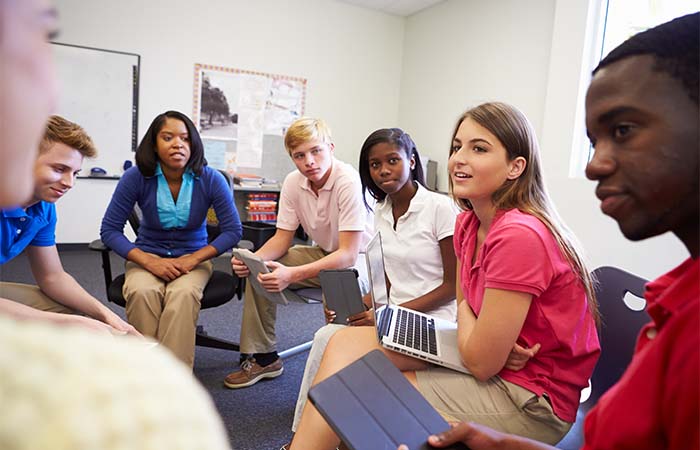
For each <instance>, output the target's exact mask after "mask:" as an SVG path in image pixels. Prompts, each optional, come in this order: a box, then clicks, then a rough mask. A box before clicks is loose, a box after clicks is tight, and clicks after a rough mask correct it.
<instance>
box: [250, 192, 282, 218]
mask: <svg viewBox="0 0 700 450" xmlns="http://www.w3.org/2000/svg"><path fill="white" fill-rule="evenodd" d="M277 196H278V194H277V193H275V192H249V193H248V204H247V205H246V211H248V220H249V221H251V222H268V223H274V222H276V221H277Z"/></svg>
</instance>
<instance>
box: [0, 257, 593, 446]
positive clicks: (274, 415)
mask: <svg viewBox="0 0 700 450" xmlns="http://www.w3.org/2000/svg"><path fill="white" fill-rule="evenodd" d="M61 260H62V262H63V266H64V268H65V270H66V271H67V272H68V273H70V274H72V275H73V276H74V277H75V278H76V280H77V281H78V282H79V283H80V284H81V285H82V286H83V287H85V289H87V290H88V292H90V293H91V294H92V295H94V296H95V297H97V298H98V299H100V300H101V301H103V302H106V296H105V287H104V277H103V275H102V269H101V262H100V256H99V254H98V253H95V252H91V251H89V250H82V247H79V249H77V250H76V249H75V248H74V246H71V248H70V250H63V251H61ZM112 261H113V262H112V267H113V270H114V271H115V272H118V271H121V272H123V261H122V260H121V258H119V257H117V256H114V255H113V260H112ZM215 266H216V267H217V268H218V269H220V270H227V261H226V260H225V259H219V260H217V261H216V262H215ZM115 275H116V273H115ZM0 280H3V281H15V282H20V283H33V282H34V280H33V278H32V275H31V272H30V270H29V264H28V262H27V260H26V258H25V257H24V256H23V255H22V256H19V257H18V258H15V259H14V260H12V261H10V262H9V263H7V264H5V265H3V266H2V267H1V268H0ZM108 306H109V307H110V308H112V309H113V310H114V311H116V312H117V313H118V314H120V315H121V316H122V317H124V310H123V309H122V308H120V307H118V306H116V305H113V304H109V305H108ZM242 306H243V304H242V302H240V301H238V300H233V301H230V302H228V303H227V304H225V305H222V306H220V307H218V308H213V309H209V310H204V311H202V312H201V314H200V320H199V323H200V325H204V326H205V328H206V331H207V332H208V333H209V334H210V335H213V336H217V337H221V338H225V339H229V340H234V341H236V342H237V341H238V337H239V333H240V318H241V311H242ZM323 323H324V321H323V310H322V308H321V305H320V304H310V305H307V304H296V303H292V304H290V305H288V306H282V307H279V309H278V314H277V339H278V343H279V350H284V349H287V348H290V347H293V346H295V345H298V344H301V343H304V342H306V341H309V340H311V339H312V337H313V334H314V332H315V331H316V329H318V328H319V327H320V326H322V325H323ZM307 354H308V352H303V353H300V354H297V355H295V356H291V357H289V358H287V359H286V360H285V361H284V374H283V375H282V376H280V377H279V378H276V379H274V380H263V381H261V382H259V383H258V384H256V385H254V386H252V387H249V388H245V389H239V390H230V389H226V388H225V387H224V386H223V379H224V377H225V376H226V375H227V374H228V373H229V372H231V371H232V370H235V369H236V368H237V367H238V353H235V352H230V351H224V350H217V349H210V348H204V347H197V349H196V355H195V366H194V375H195V376H196V377H197V379H199V381H200V382H201V383H202V385H203V386H204V387H205V388H206V389H207V390H208V391H209V392H210V393H211V396H212V398H213V400H214V403H215V404H216V407H217V408H218V410H219V413H220V414H221V417H222V418H223V421H224V424H225V426H226V429H227V431H228V434H229V438H230V440H231V446H232V448H233V449H235V450H267V449H274V450H276V449H279V448H280V447H281V446H282V445H283V444H285V443H287V442H288V441H289V440H290V439H291V431H290V427H291V423H292V416H293V413H294V405H295V404H296V398H297V392H298V389H299V384H300V382H301V377H302V374H303V372H304V364H305V363H306V356H307ZM582 422H583V420H582V417H579V418H577V421H576V424H574V427H573V429H572V431H571V432H570V433H569V435H568V436H567V437H566V438H565V439H564V440H563V441H562V442H561V443H559V445H558V446H557V447H558V448H561V449H564V450H569V449H575V448H579V447H580V445H581V444H582V442H583V440H582V437H581V435H582Z"/></svg>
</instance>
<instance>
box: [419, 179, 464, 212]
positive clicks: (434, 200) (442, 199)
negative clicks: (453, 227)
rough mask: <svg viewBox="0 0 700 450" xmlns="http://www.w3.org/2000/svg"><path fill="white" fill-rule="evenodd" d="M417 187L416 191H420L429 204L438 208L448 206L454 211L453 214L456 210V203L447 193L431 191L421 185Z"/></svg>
mask: <svg viewBox="0 0 700 450" xmlns="http://www.w3.org/2000/svg"><path fill="white" fill-rule="evenodd" d="M418 189H419V191H418V192H419V193H422V194H421V195H423V196H424V198H425V199H426V200H427V201H428V202H430V203H431V204H434V205H436V206H437V207H440V208H444V207H449V208H450V209H452V210H453V211H454V212H455V214H456V213H457V212H458V208H457V205H456V203H455V202H454V200H453V199H452V197H450V196H449V195H447V194H444V193H442V192H435V191H431V190H430V189H428V188H426V187H423V186H420V187H419V188H418Z"/></svg>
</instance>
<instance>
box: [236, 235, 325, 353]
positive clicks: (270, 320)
mask: <svg viewBox="0 0 700 450" xmlns="http://www.w3.org/2000/svg"><path fill="white" fill-rule="evenodd" d="M327 254H328V253H327V252H325V251H324V250H322V249H321V248H320V247H317V246H308V245H295V246H293V247H291V248H290V249H289V250H288V251H287V253H286V254H285V255H284V256H282V257H281V258H280V259H278V262H280V263H282V264H284V265H285V266H290V267H293V266H301V265H303V264H308V263H312V262H314V261H318V260H319V259H321V258H323V257H324V256H326V255H327ZM320 286H321V281H320V280H319V279H318V277H314V278H310V279H308V280H303V281H301V282H299V283H294V284H292V285H290V286H289V287H290V288H291V289H299V288H303V287H320ZM276 320H277V304H275V303H272V302H271V301H269V300H268V299H267V298H266V297H265V296H264V295H260V294H258V293H257V292H256V291H255V289H253V287H252V285H251V283H246V288H245V298H244V300H243V323H242V325H241V353H248V354H253V353H269V352H272V351H274V350H275V345H276V344H277V338H276V335H275V321H276Z"/></svg>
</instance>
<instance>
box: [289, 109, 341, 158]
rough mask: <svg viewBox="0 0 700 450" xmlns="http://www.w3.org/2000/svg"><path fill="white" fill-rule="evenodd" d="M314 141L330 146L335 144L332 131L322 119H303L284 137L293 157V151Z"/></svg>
mask: <svg viewBox="0 0 700 450" xmlns="http://www.w3.org/2000/svg"><path fill="white" fill-rule="evenodd" d="M313 139H320V140H321V141H323V142H325V143H326V144H330V143H331V142H333V140H332V138H331V129H330V128H329V127H328V125H326V122H324V121H323V120H321V119H314V118H311V117H302V118H300V119H297V120H295V121H294V122H293V123H292V124H291V125H290V126H289V129H288V130H287V133H285V135H284V146H285V148H286V149H287V152H288V153H289V154H290V155H291V154H292V150H294V149H295V148H297V147H299V146H300V145H301V144H304V143H306V142H309V141H310V140H313Z"/></svg>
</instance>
